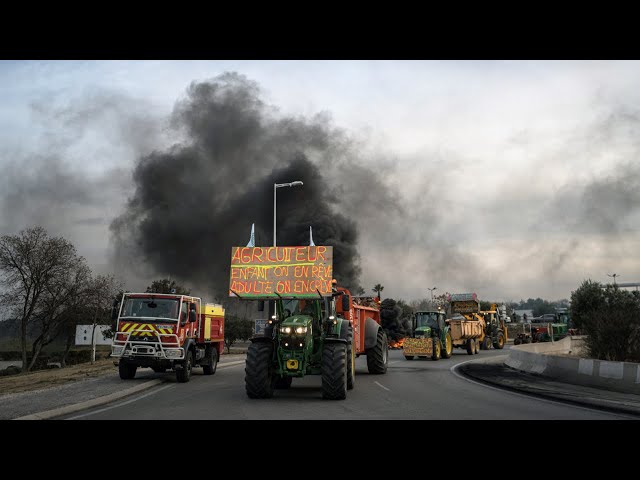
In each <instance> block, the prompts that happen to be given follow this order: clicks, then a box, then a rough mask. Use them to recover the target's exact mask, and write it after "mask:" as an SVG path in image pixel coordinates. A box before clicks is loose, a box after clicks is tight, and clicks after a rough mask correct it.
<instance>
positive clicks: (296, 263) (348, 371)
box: [229, 245, 388, 400]
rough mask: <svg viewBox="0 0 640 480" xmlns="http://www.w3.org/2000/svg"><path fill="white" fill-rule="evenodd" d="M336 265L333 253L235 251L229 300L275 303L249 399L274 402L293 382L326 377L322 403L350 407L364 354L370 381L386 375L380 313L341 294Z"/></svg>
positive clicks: (249, 369) (257, 348)
mask: <svg viewBox="0 0 640 480" xmlns="http://www.w3.org/2000/svg"><path fill="white" fill-rule="evenodd" d="M332 262H333V248H332V247H331V246H316V245H309V246H294V247H233V248H232V252H231V272H230V275H231V278H230V287H229V295H230V296H235V297H238V298H240V299H242V300H260V301H265V300H272V299H273V300H274V309H273V314H272V316H271V318H270V319H269V320H268V322H267V326H266V328H265V329H264V333H263V334H262V335H255V336H253V337H252V338H251V343H250V345H249V348H248V351H247V359H246V364H245V390H246V393H247V396H248V397H249V398H253V399H260V398H270V397H272V396H273V394H274V390H277V389H287V388H290V387H291V385H292V381H293V379H294V378H302V377H304V376H306V375H319V376H321V391H322V398H323V399H328V400H343V399H345V398H346V396H347V390H351V389H353V388H354V385H355V358H356V357H357V356H359V355H361V354H365V355H366V356H367V366H368V369H369V372H370V373H374V374H380V373H385V372H386V370H387V364H388V342H387V337H386V334H385V332H384V330H383V329H382V327H381V326H380V309H379V305H376V304H375V303H374V304H369V305H363V304H361V302H360V301H359V300H358V299H355V298H354V297H353V296H352V295H351V293H350V292H349V290H348V289H347V288H344V287H339V286H337V283H336V282H335V281H334V279H333V263H332ZM256 278H257V280H256Z"/></svg>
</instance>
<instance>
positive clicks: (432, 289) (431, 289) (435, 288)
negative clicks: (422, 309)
mask: <svg viewBox="0 0 640 480" xmlns="http://www.w3.org/2000/svg"><path fill="white" fill-rule="evenodd" d="M437 289H438V287H433V288H427V290H429V291H430V292H431V308H433V291H434V290H437Z"/></svg>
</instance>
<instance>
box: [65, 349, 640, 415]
mask: <svg viewBox="0 0 640 480" xmlns="http://www.w3.org/2000/svg"><path fill="white" fill-rule="evenodd" d="M507 348H508V347H507ZM505 353H506V350H505V351H499V350H498V351H496V350H490V351H481V352H480V353H479V354H478V355H473V356H470V355H467V354H466V352H464V351H462V350H454V355H453V356H452V357H451V358H450V359H442V360H440V361H437V362H434V361H432V360H430V359H419V360H418V359H417V360H413V361H407V360H405V359H404V357H403V355H402V350H391V351H389V368H388V371H387V374H385V375H369V374H368V372H367V367H366V357H364V356H361V357H359V358H358V359H357V360H356V385H355V388H354V389H353V390H350V391H349V392H348V394H347V399H346V400H342V401H327V400H323V399H322V398H321V392H320V381H321V380H320V376H316V375H313V376H308V377H305V378H302V379H294V381H293V385H292V387H291V388H290V389H289V390H276V391H275V394H274V396H273V398H271V399H262V400H252V399H249V398H248V397H247V396H246V393H245V389H244V363H240V364H235V365H228V366H225V368H218V371H217V372H216V374H215V375H213V376H204V375H201V374H199V372H196V371H195V370H194V374H193V375H192V377H191V381H190V382H189V383H186V384H179V383H176V382H175V380H173V378H174V376H169V377H168V380H167V382H166V383H164V384H162V385H159V386H157V387H154V388H153V389H151V390H148V391H146V392H143V393H141V394H139V395H136V396H134V397H129V398H127V399H124V400H122V401H119V402H117V403H114V404H110V405H106V406H102V407H96V408H94V409H92V410H85V411H82V412H78V413H75V414H70V415H67V416H65V417H58V418H59V419H74V420H75V419H78V420H116V419H117V420H130V419H138V420H157V419H193V420H199V419H210V420H236V419H239V420H253V419H262V420H309V419H335V420H360V419H367V420H377V419H385V420H408V419H420V420H429V419H443V420H468V419H469V420H485V419H486V420H528V419H531V420H541V419H545V420H585V419H591V420H606V419H609V420H612V419H623V418H629V417H626V416H624V415H618V414H615V413H608V412H604V411H598V410H592V409H588V408H584V407H578V406H572V405H567V404H562V403H559V402H553V401H548V400H543V399H538V398H534V397H528V396H526V395H522V394H518V393H512V392H508V391H505V390H501V389H497V388H492V387H488V386H485V385H481V384H478V383H476V382H472V381H469V380H467V379H465V378H463V377H461V376H460V375H458V374H457V373H456V372H455V371H454V369H453V368H452V367H453V366H454V365H457V364H460V363H462V362H467V361H469V360H477V359H480V358H482V357H485V358H486V357H488V356H494V355H504V354H505Z"/></svg>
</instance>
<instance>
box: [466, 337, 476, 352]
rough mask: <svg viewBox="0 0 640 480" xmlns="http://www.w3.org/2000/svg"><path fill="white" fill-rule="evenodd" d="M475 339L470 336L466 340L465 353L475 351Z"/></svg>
mask: <svg viewBox="0 0 640 480" xmlns="http://www.w3.org/2000/svg"><path fill="white" fill-rule="evenodd" d="M475 344H476V339H475V338H470V339H469V340H467V355H473V352H475V351H476V347H475Z"/></svg>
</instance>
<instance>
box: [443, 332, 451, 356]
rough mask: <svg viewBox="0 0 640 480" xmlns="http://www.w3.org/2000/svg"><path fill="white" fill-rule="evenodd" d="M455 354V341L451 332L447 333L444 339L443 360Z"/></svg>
mask: <svg viewBox="0 0 640 480" xmlns="http://www.w3.org/2000/svg"><path fill="white" fill-rule="evenodd" d="M452 354H453V339H452V338H451V332H447V334H446V335H445V337H444V349H443V350H442V358H449V357H451V355H452Z"/></svg>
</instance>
